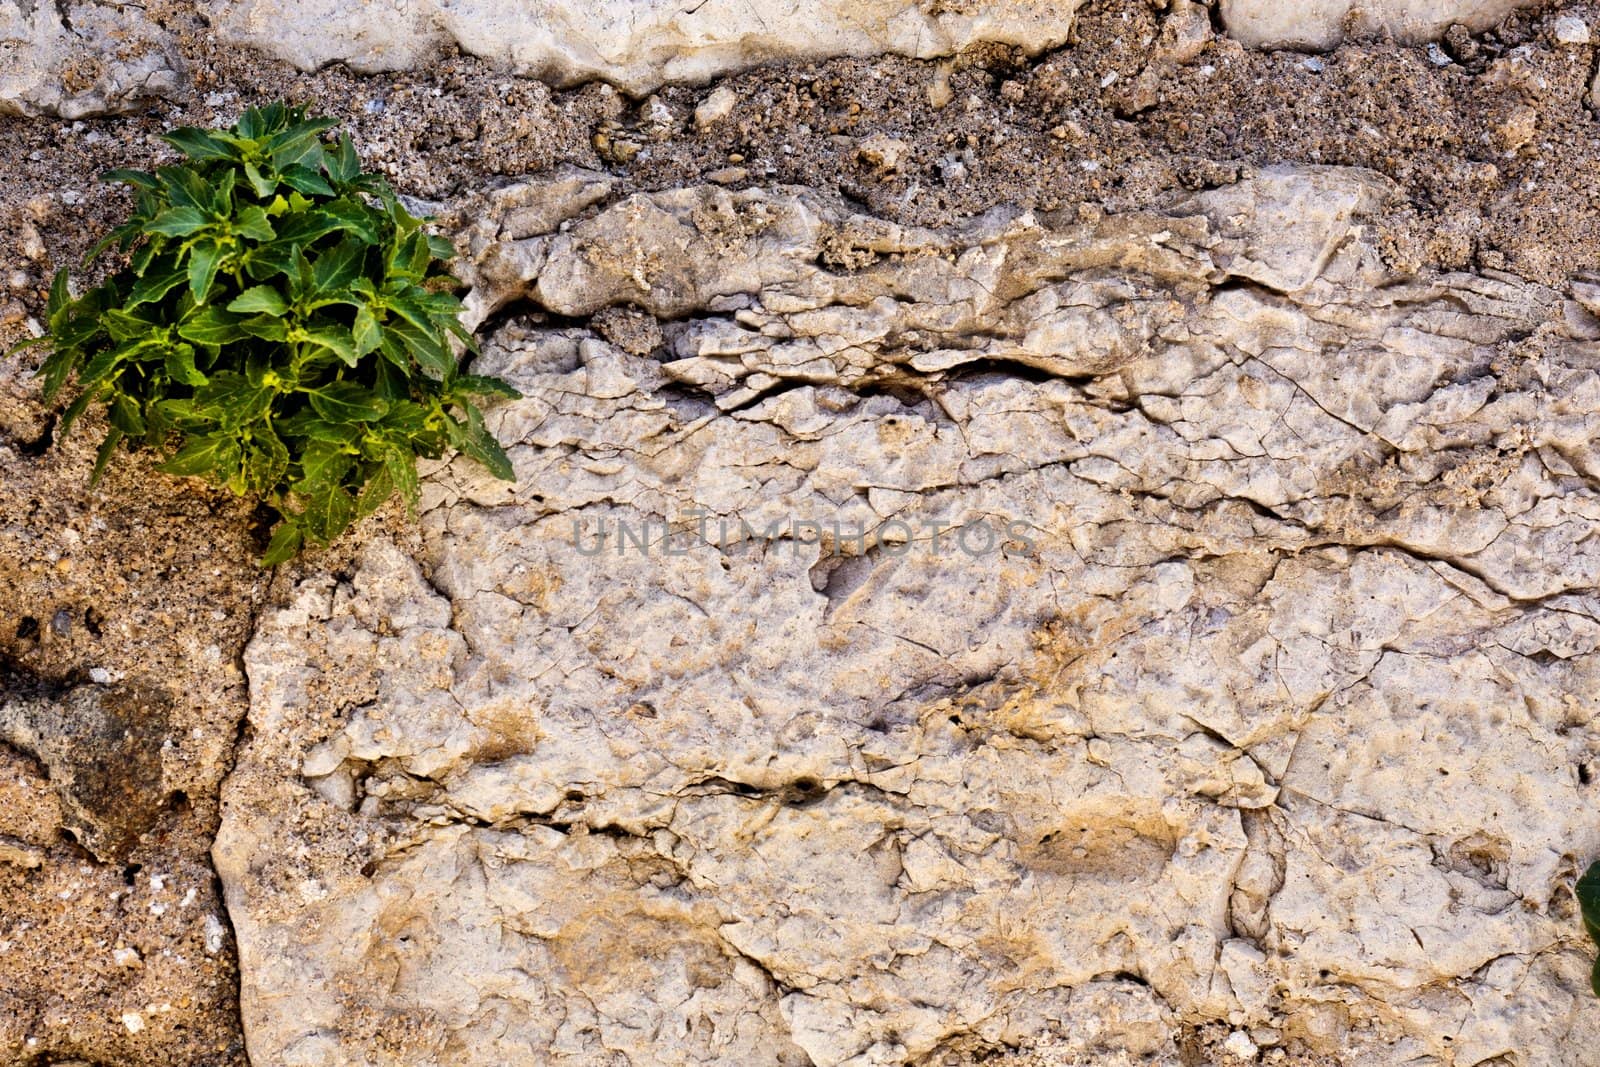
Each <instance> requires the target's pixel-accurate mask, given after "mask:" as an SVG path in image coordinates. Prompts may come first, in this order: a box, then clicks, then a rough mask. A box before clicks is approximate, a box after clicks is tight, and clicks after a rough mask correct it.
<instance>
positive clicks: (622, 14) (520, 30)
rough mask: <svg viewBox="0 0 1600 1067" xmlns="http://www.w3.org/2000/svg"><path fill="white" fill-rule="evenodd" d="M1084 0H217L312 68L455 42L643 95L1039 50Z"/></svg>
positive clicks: (221, 13)
mask: <svg viewBox="0 0 1600 1067" xmlns="http://www.w3.org/2000/svg"><path fill="white" fill-rule="evenodd" d="M1077 8H1078V2H1077V0H993V2H981V3H980V2H969V0H957V2H954V3H939V4H931V5H922V4H908V3H906V2H905V0H820V2H813V3H806V4H798V3H780V2H774V0H700V2H698V3H682V2H679V0H585V2H583V3H576V4H574V3H563V2H552V0H515V2H511V3H508V2H506V0H393V2H391V3H384V4H356V5H352V4H348V3H344V2H343V0H313V2H304V0H297V2H295V3H283V2H282V0H212V3H211V4H210V5H209V7H208V11H209V14H210V17H211V18H212V19H213V21H214V23H215V25H216V27H217V31H218V33H219V34H220V35H221V36H222V37H223V39H225V40H229V41H232V42H236V43H238V44H244V45H248V46H250V47H253V48H259V49H261V50H263V51H265V52H268V53H270V54H272V55H274V56H276V57H277V58H279V59H282V60H284V61H285V62H288V63H292V64H294V65H295V66H297V67H300V68H301V69H302V70H315V69H316V68H318V67H321V66H325V65H327V64H329V63H346V64H348V65H349V66H350V67H351V68H352V69H354V70H358V71H364V72H369V71H387V70H406V69H409V68H413V67H416V66H419V65H422V64H425V63H426V62H427V61H428V60H430V59H431V58H432V57H433V56H434V55H435V54H436V53H437V52H438V51H439V49H440V48H442V47H444V46H446V45H451V46H455V47H458V48H460V49H461V50H462V51H464V52H467V53H469V54H471V55H476V56H481V57H483V58H485V59H490V60H494V61H496V62H500V63H504V64H506V65H507V66H508V67H509V68H511V69H513V70H515V71H516V72H518V73H520V74H531V75H534V76H536V77H539V78H543V79H545V80H547V81H551V82H554V83H557V84H572V83H575V82H580V81H590V80H594V79H597V78H598V79H603V80H605V81H608V82H611V83H613V84H615V85H617V86H619V87H621V88H622V89H624V90H625V91H627V92H631V93H643V92H648V91H649V90H651V89H654V88H656V87H657V86H659V85H661V84H663V83H664V82H704V81H708V80H710V79H711V78H714V77H716V76H717V75H719V74H725V73H727V72H729V71H733V70H741V69H743V68H745V67H750V66H755V65H757V64H760V63H765V62H771V61H773V60H779V59H826V58H831V57H834V56H872V55H881V54H884V53H891V54H900V55H906V56H912V57H914V58H918V59H928V58H932V57H935V56H947V55H953V54H954V53H956V52H959V51H961V50H963V49H965V48H970V47H972V46H974V45H977V44H982V43H997V44H1005V45H1013V46H1016V47H1019V48H1022V49H1024V50H1026V51H1027V52H1028V53H1029V54H1036V53H1039V52H1042V51H1046V50H1048V49H1051V48H1056V47H1059V46H1060V45H1062V44H1064V43H1066V41H1067V38H1068V34H1069V33H1070V31H1071V29H1072V22H1073V15H1074V13H1075V12H1076V11H1077Z"/></svg>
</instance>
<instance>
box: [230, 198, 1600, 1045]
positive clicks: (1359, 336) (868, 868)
mask: <svg viewBox="0 0 1600 1067" xmlns="http://www.w3.org/2000/svg"><path fill="white" fill-rule="evenodd" d="M1389 196H1390V187H1389V186H1388V185H1387V183H1386V182H1385V181H1384V180H1383V179H1381V178H1378V177H1376V176H1374V175H1371V174H1369V173H1366V172H1360V171H1351V170H1341V169H1334V168H1299V169H1291V168H1278V169H1268V170H1263V171H1259V172H1256V173H1253V174H1249V175H1247V176H1246V177H1244V178H1243V179H1242V180H1240V181H1239V182H1237V183H1236V184H1234V185H1231V186H1226V187H1223V188H1220V189H1215V190H1212V191H1209V192H1204V193H1201V194H1198V195H1195V196H1193V197H1191V198H1189V199H1187V200H1184V201H1181V202H1175V203H1171V204H1168V205H1166V206H1165V207H1163V208H1162V209H1160V210H1150V211H1146V212H1134V213H1128V214H1120V215H1109V214H1105V213H1103V212H1101V211H1099V210H1097V209H1094V208H1093V207H1092V206H1087V205H1085V206H1083V207H1081V208H1075V209H1073V210H1072V211H1067V212H1061V213H1058V214H1047V213H1029V212H1023V211H1018V210H1011V209H1006V208H997V209H995V210H994V211H992V212H991V213H989V214H988V215H986V216H983V217H981V218H978V219H976V220H974V221H972V222H971V223H970V224H968V225H965V226H962V227H959V228H952V229H949V230H919V229H913V228H908V227H903V226H898V225H893V224H890V223H887V222H884V221H882V220H879V219H875V218H871V217H865V216H861V215H858V214H852V213H851V212H850V211H849V210H848V209H846V208H845V207H843V206H841V205H839V204H837V203H833V202H830V201H827V200H825V199H823V198H822V197H820V196H818V195H816V194H814V193H812V192H810V191H808V190H806V189H799V188H766V189H760V188H758V189H750V190H745V191H741V192H731V191H728V190H725V189H722V188H719V187H696V188H685V189H677V190H668V191H663V192H657V193H649V194H637V195H632V196H627V197H620V198H619V197H618V196H617V195H616V194H615V193H614V191H613V189H612V186H611V184H610V182H609V180H608V179H606V178H605V177H603V176H600V175H592V174H586V173H584V172H567V173H565V174H561V175H557V176H555V177H553V178H551V179H550V180H549V181H547V182H541V183H538V184H527V185H522V186H513V187H509V188H506V189H501V190H497V191H494V192H490V193H484V194H482V195H481V196H478V197H476V198H474V199H472V200H470V201H468V202H466V203H463V204H459V205H456V208H455V210H456V214H457V218H458V220H460V221H461V224H462V229H461V235H460V244H461V246H462V247H463V249H464V251H465V253H466V257H467V259H468V261H469V264H470V268H471V269H470V271H469V275H470V278H471V280H472V282H473V284H474V292H473V299H472V302H471V303H472V307H473V312H474V315H475V317H476V321H477V323H478V325H479V327H480V330H481V332H482V334H483V337H484V340H485V353H484V355H483V356H482V357H480V361H479V367H480V369H482V370H484V371H486V372H489V373H495V374H500V375H503V376H504V377H506V378H507V379H509V380H510V381H511V382H513V383H514V384H515V385H516V386H517V387H518V388H519V389H520V390H521V391H522V392H523V393H524V394H525V395H524V398H523V399H521V400H516V401H510V402H506V403H503V404H500V405H499V406H497V407H496V408H494V409H493V411H492V413H491V416H490V419H491V422H492V424H493V426H494V428H495V430H496V431H497V432H498V434H499V436H500V438H501V439H502V440H503V441H507V442H509V443H510V444H511V448H510V453H511V455H512V457H513V459H514V462H515V464H516V468H517V472H518V475H519V481H518V482H517V483H516V485H515V486H507V485H506V484H505V483H496V482H494V481H492V480H490V479H488V478H487V477H486V476H484V475H483V474H482V473H481V472H480V471H479V470H478V469H477V468H475V467H474V466H472V465H471V464H469V463H466V462H464V461H456V462H452V463H450V464H441V465H439V466H438V468H437V469H435V470H434V471H432V472H431V476H430V477H429V479H428V481H427V483H426V489H425V507H424V514H423V516H422V524H423V535H422V550H421V552H420V556H419V558H413V556H412V555H411V554H409V553H407V552H403V551H401V550H400V548H398V547H397V546H395V545H393V544H390V543H387V542H384V541H376V542H373V543H371V544H369V545H368V546H367V547H366V548H365V550H364V552H363V555H362V556H361V558H360V559H359V560H358V562H357V564H356V566H354V568H353V569H352V570H350V571H349V572H348V573H345V574H342V575H339V574H331V573H330V574H316V573H313V574H311V575H310V576H308V577H306V578H305V579H304V580H302V581H300V582H299V583H298V584H297V585H296V586H295V587H294V588H292V589H289V590H286V591H285V592H284V595H283V596H282V598H281V599H280V601H279V603H278V604H277V605H276V607H274V608H273V609H271V610H268V611H267V612H265V614H264V615H263V617H262V619H261V621H260V625H259V629H258V631H257V634H256V636H255V638H254V640H253V642H252V643H251V645H250V647H249V650H248V652H247V655H246V664H247V668H248V671H249V677H250V688H251V710H250V716H249V729H248V732H247V735H246V736H247V740H246V742H245V743H244V744H243V746H242V748H241V752H240V755H239V759H238V764H237V766H236V768H235V770H234V772H233V774H232V776H231V777H230V779H229V780H228V783H227V786H226V791H225V808H224V818H223V825H222V829H221V832H220V834H219V837H218V839H217V843H216V847H215V852H214V855H215V859H216V863H217V868H218V870H219V872H220V874H221V877H222V880H223V883H224V887H225V891H226V896H227V900H228V906H229V911H230V913H231V915H232V919H233V924H234V928H235V930H236V932H237V936H238V940H239V946H240V960H241V977H242V989H241V996H242V1007H243V1012H244V1018H245V1029H246V1032H247V1034H248V1040H249V1043H250V1051H251V1054H252V1057H253V1059H254V1062H257V1063H263V1064H274V1065H286V1067H298V1065H306V1067H309V1065H313V1064H314V1065H318V1067H323V1065H334V1064H371V1063H384V1064H408V1063H412V1064H432V1063H452V1064H462V1065H469V1067H470V1065H479V1064H482V1065H490V1064H495V1065H498V1064H503V1063H516V1062H541V1063H552V1064H573V1065H578V1064H585V1065H587V1064H634V1065H638V1067H645V1065H651V1067H655V1065H668V1064H731V1063H738V1064H742V1065H751V1067H764V1065H807V1064H810V1065H818V1067H839V1065H845V1064H848V1065H852V1067H864V1065H889V1064H908V1063H923V1062H934V1063H938V1062H945V1061H944V1060H943V1059H942V1058H940V1057H942V1056H944V1055H954V1054H956V1052H957V1051H962V1050H966V1051H970V1050H972V1049H975V1048H981V1049H991V1050H1005V1049H1023V1050H1025V1049H1027V1048H1028V1047H1030V1046H1031V1045H1032V1044H1033V1043H1035V1042H1040V1041H1045V1040H1049V1041H1051V1042H1055V1044H1053V1045H1052V1047H1053V1048H1056V1049H1058V1050H1060V1055H1061V1056H1062V1057H1063V1059H1062V1060H1061V1062H1071V1059H1070V1057H1072V1056H1081V1057H1083V1058H1084V1059H1083V1061H1084V1062H1093V1063H1108V1062H1117V1060H1116V1059H1115V1057H1118V1056H1127V1057H1133V1058H1135V1059H1137V1060H1140V1061H1142V1062H1152V1063H1168V1064H1177V1063H1179V1062H1182V1061H1181V1059H1180V1056H1179V1051H1178V1046H1177V1044H1176V1035H1178V1034H1179V1033H1180V1031H1181V1030H1182V1028H1183V1027H1185V1026H1194V1025H1198V1024H1202V1023H1207V1022H1213V1021H1222V1022H1225V1023H1227V1024H1228V1025H1230V1026H1233V1027H1238V1028H1244V1029H1246V1030H1248V1032H1249V1034H1250V1035H1251V1040H1252V1042H1254V1043H1262V1042H1265V1043H1266V1044H1268V1045H1271V1044H1273V1043H1278V1042H1291V1043H1296V1047H1298V1048H1302V1049H1309V1050H1311V1051H1313V1052H1317V1051H1320V1052H1327V1053H1332V1054H1336V1055H1338V1056H1340V1057H1341V1058H1342V1059H1341V1062H1351V1063H1380V1062H1381V1063H1409V1064H1418V1065H1422V1064H1432V1065H1441V1067H1444V1065H1454V1064H1462V1065H1465V1064H1478V1063H1484V1062H1486V1061H1494V1062H1498V1063H1504V1064H1511V1065H1526V1067H1532V1065H1552V1064H1555V1065H1572V1067H1577V1065H1579V1064H1581V1063H1583V1062H1585V1061H1584V1060H1583V1056H1584V1055H1586V1054H1587V1053H1586V1052H1585V1051H1584V1050H1592V1049H1594V1048H1596V1047H1600V1014H1597V1013H1596V1012H1595V1011H1594V1010H1593V1006H1592V1003H1591V999H1592V995H1591V994H1590V992H1589V990H1588V968H1589V949H1588V947H1587V946H1586V945H1585V944H1584V943H1583V942H1582V940H1581V926H1580V924H1579V922H1578V921H1577V918H1576V916H1575V912H1574V908H1573V902H1572V896H1571V885H1572V880H1573V877H1574V875H1575V872H1576V868H1577V864H1578V862H1579V858H1580V857H1588V856H1592V855H1593V854H1594V853H1595V852H1596V851H1597V850H1600V832H1597V830H1596V826H1595V820H1594V818H1593V812H1594V806H1595V805H1594V801H1595V786H1593V785H1591V784H1590V783H1591V782H1592V781H1593V778H1594V775H1595V773H1596V771H1597V769H1600V768H1597V758H1600V732H1597V729H1596V713H1597V710H1600V708H1597V701H1600V655H1597V654H1596V649H1597V646H1600V601H1597V598H1596V593H1595V589H1596V584H1597V579H1600V539H1597V538H1596V536H1595V531H1596V522H1597V520H1600V495H1597V492H1596V479H1597V478H1600V453H1597V452H1596V446H1595V440H1596V436H1597V433H1600V343H1597V340H1600V319H1597V318H1596V317H1595V311H1596V309H1597V308H1600V302H1597V301H1596V300H1594V299H1591V297H1592V295H1593V292H1594V290H1593V289H1592V287H1588V286H1586V285H1583V284H1579V285H1576V286H1575V287H1574V289H1573V294H1574V296H1572V297H1569V296H1568V295H1566V294H1564V293H1562V292H1558V291H1556V290H1553V289H1549V288H1545V287H1541V286H1538V285H1533V284H1529V283H1526V282H1523V281H1521V280H1519V279H1517V278H1515V277H1512V276H1509V275H1501V274H1464V273H1463V274H1444V275H1430V276H1424V277H1398V276H1394V275H1393V274H1391V273H1389V272H1388V271H1387V270H1386V269H1385V268H1384V267H1383V265H1382V262H1381V260H1380V258H1379V256H1378V255H1377V253H1376V251H1375V250H1374V249H1373V248H1372V247H1371V245H1370V244H1369V242H1368V240H1367V238H1366V232H1367V231H1366V229H1365V228H1364V219H1366V218H1368V217H1369V216H1370V215H1371V214H1372V213H1373V212H1375V211H1378V210H1381V209H1382V207H1383V205H1384V204H1385V203H1386V201H1387V198H1388V197H1389ZM1591 305H1593V306H1591ZM642 324H647V325H648V327H649V328H644V325H642ZM1496 1057H1499V1059H1498V1060H1496V1059H1495V1058H1496Z"/></svg>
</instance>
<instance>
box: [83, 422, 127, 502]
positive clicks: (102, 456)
mask: <svg viewBox="0 0 1600 1067" xmlns="http://www.w3.org/2000/svg"><path fill="white" fill-rule="evenodd" d="M122 438H123V433H122V431H121V430H119V429H117V428H116V427H115V426H113V427H112V428H111V429H109V430H107V431H106V436H105V438H104V439H103V440H102V441H101V442H100V448H99V450H98V451H96V452H95V455H94V469H93V470H92V471H90V472H89V488H90V489H93V488H94V487H95V486H97V485H99V484H100V478H101V476H103V475H104V474H105V472H106V464H108V463H110V462H111V454H112V453H113V452H115V451H116V450H117V445H118V444H119V443H120V442H121V441H122Z"/></svg>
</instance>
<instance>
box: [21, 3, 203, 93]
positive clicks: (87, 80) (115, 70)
mask: <svg viewBox="0 0 1600 1067" xmlns="http://www.w3.org/2000/svg"><path fill="white" fill-rule="evenodd" d="M181 70H182V64H181V62H180V61H179V59H178V56H177V51H176V49H175V48H174V46H173V44H172V41H171V40H170V38H169V37H168V35H167V34H166V33H165V32H164V31H163V30H161V29H160V27H158V26H156V25H155V24H154V23H153V22H151V21H150V20H149V19H148V18H147V17H145V15H144V12H143V11H142V10H141V9H140V7H139V6H138V5H134V4H110V3H75V4H69V3H50V2H48V0H0V115H5V114H14V115H41V114H45V115H59V116H60V117H61V118H64V119H80V118H87V117H89V116H91V115H106V114H114V113H117V112H122V111H130V110H133V109H134V108H136V107H138V106H140V104H141V103H143V102H145V101H146V100H148V99H150V98H151V97H157V96H162V95H165V94H167V93H170V92H171V91H172V90H174V89H175V88H177V86H178V84H179V81H180V78H181Z"/></svg>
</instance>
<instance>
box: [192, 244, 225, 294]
mask: <svg viewBox="0 0 1600 1067" xmlns="http://www.w3.org/2000/svg"><path fill="white" fill-rule="evenodd" d="M221 259H222V246H221V245H219V244H217V242H215V241H197V242H196V243H195V245H194V247H193V248H191V249H190V250H189V292H190V293H192V294H193V295H194V298H195V301H196V302H198V303H201V304H203V303H205V302H206V297H207V295H209V294H210V292H211V282H212V281H213V280H214V279H215V278H216V276H217V264H218V262H220V261H221Z"/></svg>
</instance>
